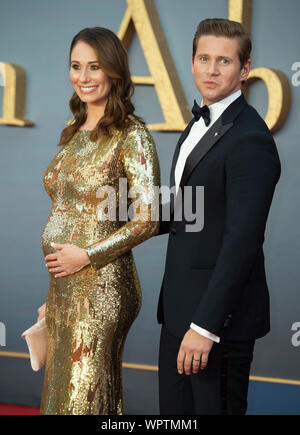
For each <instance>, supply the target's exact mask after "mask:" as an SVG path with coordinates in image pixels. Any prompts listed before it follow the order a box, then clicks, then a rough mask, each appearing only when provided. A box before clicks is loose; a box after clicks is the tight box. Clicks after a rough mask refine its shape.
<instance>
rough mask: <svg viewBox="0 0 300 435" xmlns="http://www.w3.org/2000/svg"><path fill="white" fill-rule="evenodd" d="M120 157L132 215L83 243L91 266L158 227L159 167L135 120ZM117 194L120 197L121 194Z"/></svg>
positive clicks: (145, 132)
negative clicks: (99, 238) (95, 240)
mask: <svg viewBox="0 0 300 435" xmlns="http://www.w3.org/2000/svg"><path fill="white" fill-rule="evenodd" d="M120 159H121V162H122V165H123V169H124V174H125V177H126V179H127V183H128V185H127V189H128V192H129V195H128V196H132V200H131V203H130V201H129V204H128V205H129V206H130V208H131V210H132V215H131V216H130V220H129V221H128V222H127V223H125V224H124V225H123V226H121V227H120V228H119V229H117V230H116V231H115V232H113V233H112V234H110V235H109V236H108V237H106V238H104V239H102V240H98V241H97V242H95V243H93V244H91V245H89V246H87V247H85V250H86V253H87V255H88V257H89V259H90V261H91V264H92V266H94V267H96V268H101V267H103V266H105V265H106V264H108V263H110V262H112V261H113V260H115V259H116V258H117V257H119V256H120V255H122V254H124V253H125V252H126V251H128V250H130V249H132V248H133V247H134V246H137V245H139V244H140V243H142V242H144V241H145V240H147V239H148V238H150V237H151V236H154V235H155V234H157V232H158V230H159V220H158V219H159V217H158V216H157V214H159V213H157V208H158V201H159V188H160V167H159V161H158V156H157V152H156V147H155V143H154V141H153V139H152V136H151V135H150V133H149V131H148V130H147V128H146V127H144V126H143V125H142V124H137V123H135V125H134V127H131V129H130V130H129V132H128V134H127V135H126V137H125V138H124V141H123V143H122V145H121V150H120ZM117 196H118V198H119V200H121V199H122V198H123V200H124V197H121V195H117ZM126 204H127V199H126ZM116 218H117V219H118V215H117V217H116Z"/></svg>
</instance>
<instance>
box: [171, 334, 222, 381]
mask: <svg viewBox="0 0 300 435" xmlns="http://www.w3.org/2000/svg"><path fill="white" fill-rule="evenodd" d="M213 344H214V342H213V340H210V339H209V338H206V337H203V336H202V335H200V334H199V333H198V332H196V331H194V330H193V329H191V328H190V329H189V330H188V331H187V333H186V334H185V336H184V337H183V340H182V342H181V345H180V349H179V352H178V356H177V370H178V373H179V374H182V373H183V371H184V372H185V374H186V375H190V374H191V366H192V367H193V373H198V371H199V367H200V369H201V370H203V369H205V367H206V365H207V361H208V355H209V352H210V350H211V348H212V345H213Z"/></svg>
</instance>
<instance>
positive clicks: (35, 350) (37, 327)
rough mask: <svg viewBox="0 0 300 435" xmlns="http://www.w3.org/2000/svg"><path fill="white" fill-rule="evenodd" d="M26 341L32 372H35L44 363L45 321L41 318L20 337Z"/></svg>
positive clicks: (45, 343) (45, 349) (45, 347)
mask: <svg viewBox="0 0 300 435" xmlns="http://www.w3.org/2000/svg"><path fill="white" fill-rule="evenodd" d="M21 337H22V338H24V340H26V343H27V346H28V349H29V354H30V363H31V367H32V370H34V371H35V372H37V371H38V370H40V369H41V368H42V367H43V365H44V364H45V361H46V352H47V335H46V319H45V317H43V318H42V319H41V320H39V321H38V322H37V323H35V324H34V325H33V326H31V327H30V328H29V329H26V331H24V332H23V334H22V335H21Z"/></svg>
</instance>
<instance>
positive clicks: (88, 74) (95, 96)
mask: <svg viewBox="0 0 300 435" xmlns="http://www.w3.org/2000/svg"><path fill="white" fill-rule="evenodd" d="M70 80H71V83H72V85H73V87H74V90H75V92H76V94H77V95H78V96H79V98H80V99H81V101H83V102H84V103H87V104H92V105H99V106H103V105H104V106H105V105H106V103H107V99H108V95H109V92H110V89H111V81H110V79H109V78H108V76H107V75H106V74H105V73H104V72H103V71H102V70H101V68H100V64H99V62H98V60H97V56H96V52H95V50H94V48H93V47H91V46H90V45H89V44H87V43H86V42H83V41H79V42H77V44H76V45H75V46H74V47H73V50H72V52H71V66H70Z"/></svg>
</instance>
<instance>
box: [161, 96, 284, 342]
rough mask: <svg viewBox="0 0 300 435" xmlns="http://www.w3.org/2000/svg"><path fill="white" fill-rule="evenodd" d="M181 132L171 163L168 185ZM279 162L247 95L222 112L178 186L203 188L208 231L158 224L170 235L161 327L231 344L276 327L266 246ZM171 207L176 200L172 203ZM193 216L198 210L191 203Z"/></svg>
mask: <svg viewBox="0 0 300 435" xmlns="http://www.w3.org/2000/svg"><path fill="white" fill-rule="evenodd" d="M193 123H194V120H192V121H191V122H190V123H189V125H188V126H187V128H186V129H185V131H184V132H183V133H182V135H181V137H180V139H179V141H178V144H177V147H176V150H175V154H174V158H173V163H172V169H171V177H170V185H171V187H172V186H174V184H175V183H174V170H175V166H176V162H177V158H178V155H179V151H180V146H181V144H182V143H183V142H184V140H185V138H186V137H187V135H188V133H189V131H190V129H191V127H192V125H193ZM279 177H280V160H279V157H278V153H277V149H276V145H275V143H274V140H273V137H272V135H271V133H270V131H269V129H268V127H267V126H266V124H265V122H264V121H263V119H262V118H261V117H260V116H259V114H258V113H257V112H256V110H255V109H254V108H253V107H251V106H250V105H249V104H247V102H246V100H245V99H244V97H243V95H241V96H240V97H239V98H237V99H236V100H235V101H234V102H233V103H232V104H230V106H229V107H228V108H227V109H226V110H225V111H224V112H223V114H222V115H221V117H220V118H219V119H218V120H217V121H216V122H215V123H214V124H213V125H212V126H211V128H210V129H209V130H208V131H207V132H206V133H205V135H204V136H203V138H202V139H201V140H200V141H199V143H198V144H197V145H196V146H195V148H194V149H193V151H192V152H191V154H190V155H189V156H188V158H187V161H186V164H185V168H184V171H183V175H182V179H181V182H180V187H181V188H182V192H183V201H182V207H183V206H184V186H191V189H192V193H193V194H192V200H193V202H194V201H195V191H196V186H204V227H203V229H202V230H201V231H198V232H187V231H186V227H185V226H186V224H191V222H187V221H185V219H184V212H183V220H182V221H176V220H174V204H173V205H172V204H171V220H169V221H162V220H161V223H160V233H159V234H165V233H169V239H168V248H167V255H166V264H165V273H164V278H163V283H162V287H161V292H160V297H159V304H158V312H157V314H158V322H159V323H162V322H164V323H165V324H166V327H167V328H168V329H169V331H170V332H171V333H173V335H175V336H177V337H183V335H184V334H185V333H186V332H187V330H188V329H189V327H190V323H191V322H194V323H195V324H197V325H198V326H200V327H202V328H204V329H206V330H208V331H210V332H212V333H214V334H216V335H218V336H220V337H221V338H225V339H228V340H248V339H255V338H259V337H262V336H264V335H265V334H266V333H267V332H268V331H269V329H270V314H269V292H268V287H267V282H266V276H265V266H264V253H263V242H264V232H265V226H266V221H267V217H268V213H269V209H270V205H271V202H272V198H273V194H274V189H275V186H276V183H277V181H278V179H279ZM171 203H172V201H171ZM192 206H193V210H195V209H196V207H195V203H193V205H192Z"/></svg>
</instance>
